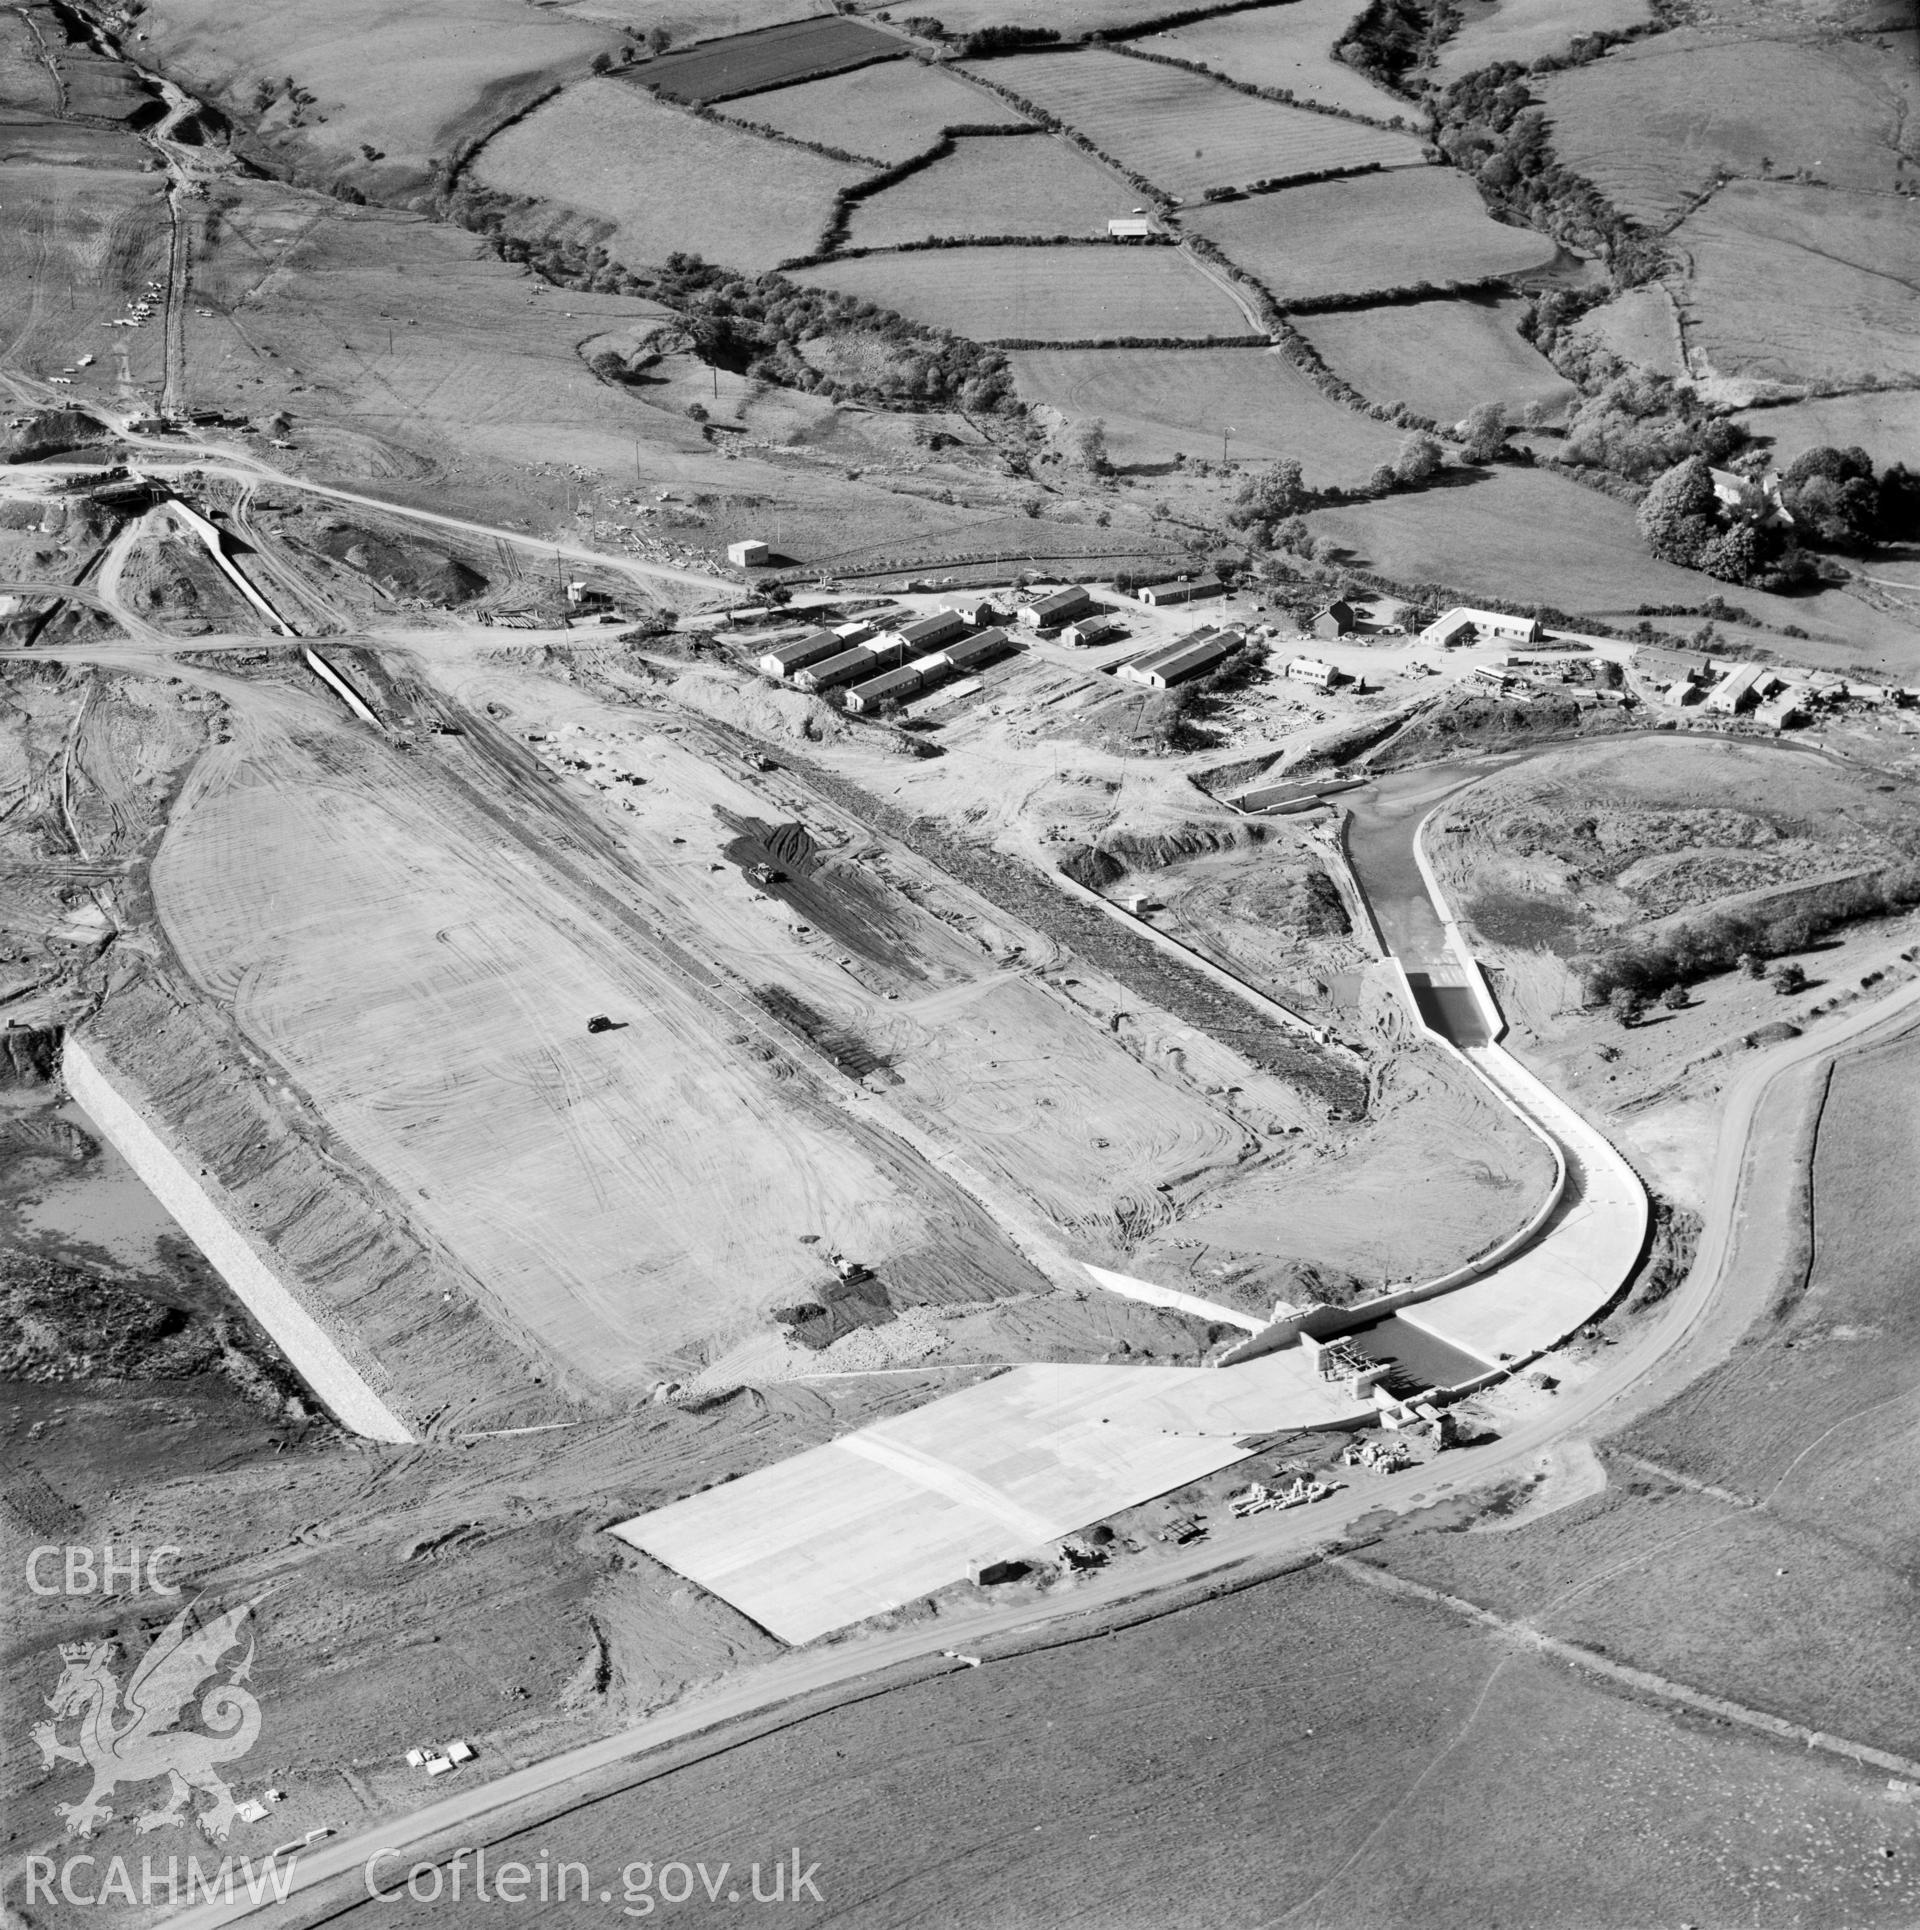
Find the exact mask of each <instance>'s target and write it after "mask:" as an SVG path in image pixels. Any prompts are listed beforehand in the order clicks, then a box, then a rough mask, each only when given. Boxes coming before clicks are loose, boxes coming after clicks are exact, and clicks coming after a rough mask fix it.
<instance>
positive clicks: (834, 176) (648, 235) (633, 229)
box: [476, 80, 861, 270]
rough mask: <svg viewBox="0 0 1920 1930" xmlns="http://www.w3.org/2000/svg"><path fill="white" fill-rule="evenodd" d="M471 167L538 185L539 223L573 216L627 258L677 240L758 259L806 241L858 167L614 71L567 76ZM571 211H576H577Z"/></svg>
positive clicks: (498, 184)
mask: <svg viewBox="0 0 1920 1930" xmlns="http://www.w3.org/2000/svg"><path fill="white" fill-rule="evenodd" d="M476 171H477V173H478V175H479V178H480V179H481V180H482V181H483V182H484V183H485V184H486V185H487V186H489V187H493V188H499V189H502V190H504V191H505V192H506V193H509V194H526V195H534V196H537V197H539V199H540V200H541V201H543V202H544V203H546V204H547V207H548V209H549V210H550V211H551V212H550V213H549V214H548V216H547V219H546V223H545V225H546V227H548V228H549V229H552V228H567V229H572V228H577V227H579V226H580V220H579V218H578V217H584V219H585V220H586V221H587V222H591V223H594V224H596V233H597V234H598V235H600V236H604V238H605V241H606V245H607V246H608V247H609V248H610V249H611V251H612V252H613V253H614V254H615V255H616V256H617V257H618V258H619V259H621V260H623V261H625V262H626V263H627V264H628V265H629V266H633V267H638V266H640V265H641V264H643V263H647V262H660V261H664V260H665V259H666V258H667V256H668V255H670V254H673V253H675V252H676V251H685V252H688V253H693V254H700V255H705V256H706V257H707V258H708V259H709V260H712V261H718V262H724V263H725V264H726V265H727V266H729V267H732V268H744V269H752V270H760V269H766V268H771V267H772V266H773V265H774V263H775V262H777V261H784V260H786V259H787V258H788V257H790V256H793V255H799V254H806V253H808V252H809V251H810V250H811V249H812V248H813V246H814V245H815V243H816V241H817V239H818V237H819V234H820V232H821V230H822V229H823V228H824V227H825V226H826V221H827V211H828V206H829V204H830V202H831V201H832V198H833V195H834V192H835V190H837V189H839V188H843V187H846V186H848V185H850V184H851V183H852V182H854V181H857V180H859V179H860V178H861V171H860V170H859V169H857V168H853V167H849V166H846V165H844V164H843V163H841V162H838V161H829V160H827V159H826V158H825V157H824V156H821V155H817V154H809V153H807V152H806V151H805V150H803V149H799V148H792V147H787V146H783V145H781V144H780V143H778V142H774V141H766V140H762V139H761V138H760V137H759V136H757V135H753V134H744V133H741V132H738V131H737V130H735V129H732V128H727V127H719V126H714V125H712V124H710V123H708V122H704V121H699V120H696V119H694V118H693V117H692V116H691V115H689V114H686V113H684V112H682V111H681V110H680V109H678V108H675V107H670V106H667V105H665V104H664V103H662V102H660V101H656V100H652V99H650V98H649V97H648V96H647V95H646V94H644V93H642V92H640V91H639V89H637V88H634V87H629V86H628V85H626V83H625V82H623V81H617V80H594V81H589V82H587V83H586V84H585V85H583V86H580V87H572V88H569V89H568V90H567V91H566V92H565V93H564V94H561V95H560V96H559V97H558V98H557V99H555V100H551V101H549V102H547V104H546V105H545V106H543V107H540V108H537V109H536V110H535V111H534V112H533V113H532V114H530V115H528V116H527V118H526V119H525V120H523V121H518V122H516V123H515V124H514V125H513V126H512V127H509V128H507V129H506V130H505V131H504V132H503V133H502V134H500V135H499V136H498V137H497V138H496V139H494V140H492V141H490V142H489V143H488V144H487V146H486V147H485V149H483V150H482V152H481V155H480V157H479V160H478V162H477V164H476ZM574 211H577V217H576V215H575V212H574Z"/></svg>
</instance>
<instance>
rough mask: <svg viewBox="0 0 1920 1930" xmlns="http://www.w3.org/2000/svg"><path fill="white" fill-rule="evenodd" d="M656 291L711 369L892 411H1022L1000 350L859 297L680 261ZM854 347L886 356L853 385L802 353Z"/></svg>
mask: <svg viewBox="0 0 1920 1930" xmlns="http://www.w3.org/2000/svg"><path fill="white" fill-rule="evenodd" d="M656 288H657V292H658V294H659V296H660V299H661V300H662V301H664V302H666V303H668V304H669V305H670V306H671V307H673V308H674V309H676V310H677V311H678V312H679V314H680V316H681V319H682V321H683V322H684V324H685V325H686V327H687V329H688V331H689V332H690V333H691V335H692V337H693V340H694V344H695V346H696V348H697V349H698V351H699V353H700V356H701V359H702V360H703V361H706V362H709V363H711V364H713V365H714V366H716V367H719V368H727V369H733V370H735V371H737V372H739V373H742V374H749V375H758V376H763V377H765V378H766V379H767V380H768V381H772V382H778V383H781V384H782V385H783V386H785V387H788V388H797V389H807V390H813V391H818V392H822V393H827V394H832V395H838V396H848V397H860V398H863V399H868V400H873V401H878V402H883V403H885V404H886V405H888V406H889V407H893V408H902V407H907V408H911V407H921V408H933V409H943V408H958V409H965V410H967V411H968V412H969V413H971V414H975V415H985V414H995V413H998V414H1006V415H1017V414H1019V413H1020V411H1021V407H1022V405H1021V403H1020V401H1019V399H1018V397H1017V396H1016V395H1015V393H1014V383H1013V371H1012V369H1011V368H1010V367H1009V366H1008V364H1007V358H1006V356H1005V355H1004V354H1002V353H1001V352H1000V351H999V350H997V349H988V348H983V347H982V346H981V345H980V344H979V343H978V342H973V341H969V340H968V339H967V338H966V337H965V336H963V335H952V334H949V333H947V332H946V331H945V330H941V329H930V328H926V327H924V326H923V325H922V324H920V323H918V322H914V321H910V320H908V318H907V317H906V316H904V315H900V314H897V313H895V312H894V311H893V310H892V309H889V308H880V307H877V306H876V305H875V304H874V303H872V302H865V301H861V300H859V299H858V298H857V297H856V296H852V295H847V294H843V293H840V292H838V291H836V290H833V289H827V288H804V287H802V286H801V285H800V284H799V283H797V282H791V281H788V280H787V279H786V277H785V276H784V275H777V274H766V275H759V276H749V275H743V274H740V273H738V272H737V271H735V270H733V269H730V268H719V267H716V266H714V264H713V263H711V262H707V261H703V260H701V259H700V257H699V256H697V255H685V254H675V255H670V256H669V257H668V258H667V262H666V266H665V267H664V268H663V269H662V270H661V271H660V273H659V275H658V277H657V280H656ZM855 337H857V338H859V339H860V340H861V342H862V343H863V345H866V346H869V347H878V348H879V349H881V350H882V351H883V352H882V353H880V354H869V355H863V356H862V357H861V372H860V375H859V378H858V380H853V379H849V378H847V377H845V376H838V375H833V374H829V373H827V372H825V371H823V370H821V369H819V368H817V367H815V366H813V364H811V363H810V362H808V361H807V359H806V358H805V357H804V356H803V355H802V354H801V352H800V351H801V348H802V346H803V344H805V343H807V342H810V341H826V342H830V341H832V340H834V339H835V338H841V339H846V338H855Z"/></svg>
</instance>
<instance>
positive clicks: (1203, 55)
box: [1139, 0, 1408, 121]
mask: <svg viewBox="0 0 1920 1930" xmlns="http://www.w3.org/2000/svg"><path fill="white" fill-rule="evenodd" d="M1356 13H1357V10H1356V7H1355V4H1354V0H1282V4H1280V5H1277V6H1271V7H1254V8H1252V9H1250V10H1248V11H1247V12H1245V13H1227V14H1221V15H1219V16H1218V17H1216V18H1215V19H1212V20H1196V21H1195V22H1193V24H1192V25H1191V26H1186V27H1175V28H1174V29H1173V30H1172V31H1171V32H1170V33H1158V34H1148V35H1143V36H1142V38H1141V40H1140V42H1139V45H1140V46H1141V47H1142V48H1144V49H1145V50H1146V51H1147V52H1148V53H1152V54H1171V55H1172V56H1173V57H1174V58H1175V59H1176V60H1197V61H1200V62H1202V63H1203V64H1204V65H1206V66H1208V67H1211V68H1212V69H1213V70H1214V71H1215V72H1216V73H1219V74H1224V75H1226V76H1227V78H1228V79H1230V80H1237V81H1243V82H1245V83H1246V84H1247V85H1248V86H1250V87H1285V88H1290V89H1291V90H1292V91H1293V92H1294V93H1295V94H1297V95H1298V96H1299V97H1300V98H1301V99H1302V100H1310V101H1318V102H1319V103H1320V104H1321V105H1322V106H1324V107H1343V108H1345V109H1346V110H1347V112H1348V113H1349V114H1365V115H1368V116H1370V117H1371V118H1372V119H1374V120H1376V121H1390V120H1392V119H1393V117H1394V116H1395V115H1396V114H1400V115H1405V114H1406V113H1407V112H1408V107H1407V103H1406V102H1405V101H1403V100H1401V99H1400V98H1399V97H1398V96H1397V95H1394V94H1389V93H1388V92H1387V91H1386V89H1385V88H1383V87H1376V86H1374V84H1373V83H1372V82H1371V81H1370V80H1368V79H1367V77H1366V76H1365V75H1364V74H1362V73H1360V72H1359V71H1358V70H1357V69H1355V68H1352V67H1349V66H1348V65H1347V64H1346V62H1345V61H1341V60H1336V59H1334V57H1333V50H1334V48H1335V46H1336V45H1337V44H1338V43H1339V42H1340V41H1341V40H1342V39H1343V38H1344V37H1345V35H1346V32H1347V29H1348V28H1349V27H1351V26H1352V25H1353V22H1354V20H1355V18H1356Z"/></svg>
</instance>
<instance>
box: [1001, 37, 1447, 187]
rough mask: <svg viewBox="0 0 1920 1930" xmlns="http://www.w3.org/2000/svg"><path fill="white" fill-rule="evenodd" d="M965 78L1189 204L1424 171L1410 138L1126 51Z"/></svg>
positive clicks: (1023, 61) (1045, 58)
mask: <svg viewBox="0 0 1920 1930" xmlns="http://www.w3.org/2000/svg"><path fill="white" fill-rule="evenodd" d="M965 71H972V72H977V73H980V74H982V75H984V76H985V77H986V78H988V79H989V80H992V81H993V82H995V83H996V84H997V85H999V86H1001V87H1006V88H1009V89H1011V90H1012V91H1013V92H1014V93H1016V94H1019V95H1022V96H1024V97H1025V98H1026V99H1028V100H1031V101H1033V102H1035V103H1036V104H1037V105H1038V106H1040V107H1041V108H1043V109H1045V110H1046V112H1048V113H1050V114H1053V115H1055V116H1057V117H1058V118H1059V119H1060V120H1061V121H1063V122H1064V123H1065V124H1066V125H1067V126H1068V127H1071V128H1073V129H1075V130H1076V131H1077V132H1079V133H1081V134H1084V135H1085V136H1086V137H1087V138H1088V139H1089V140H1090V141H1092V143H1093V144H1094V146H1095V147H1097V148H1099V149H1100V150H1101V152H1102V153H1104V154H1109V155H1111V156H1112V157H1113V158H1114V159H1115V160H1117V161H1118V162H1120V163H1121V165H1122V166H1124V167H1128V168H1131V169H1132V170H1133V172H1134V173H1136V174H1139V175H1143V176H1144V177H1145V178H1146V179H1147V180H1149V181H1151V182H1152V183H1153V184H1154V186H1155V187H1157V188H1159V189H1160V190H1162V192H1164V193H1167V194H1171V195H1176V196H1182V197H1186V198H1189V199H1191V198H1193V197H1196V196H1198V195H1199V194H1200V193H1201V191H1202V190H1203V189H1206V188H1210V187H1245V186H1246V185H1247V184H1248V183H1249V182H1252V181H1263V180H1284V179H1286V178H1287V177H1289V176H1291V175H1297V174H1317V173H1320V172H1322V171H1324V170H1328V169H1338V168H1363V167H1382V168H1405V167H1419V166H1422V165H1424V164H1423V162H1422V160H1421V157H1420V144H1419V142H1418V140H1416V139H1415V138H1414V136H1412V135H1411V134H1399V133H1394V132H1392V131H1390V130H1388V129H1386V128H1382V127H1362V126H1360V125H1358V124H1357V123H1355V122H1353V121H1348V120H1340V119H1337V118H1335V117H1334V116H1332V115H1327V114H1308V113H1303V112H1302V111H1301V110H1300V109H1298V108H1294V107H1284V106H1282V105H1281V104H1280V103H1278V102H1277V101H1263V100H1258V99H1256V98H1254V97H1253V96H1252V95H1249V94H1242V93H1239V92H1236V91H1235V90H1234V89H1232V88H1229V87H1222V86H1221V85H1220V84H1219V83H1218V82H1215V81H1210V80H1204V79H1202V78H1201V77H1200V76H1199V75H1197V74H1189V73H1185V72H1183V71H1182V70H1181V69H1179V68H1177V67H1162V66H1159V65H1157V64H1156V63H1154V62H1152V61H1147V60H1130V59H1128V58H1127V56H1126V55H1124V54H1115V53H1107V52H1101V51H1092V52H1085V53H1066V54H1026V55H1019V56H1016V57H1014V58H1012V59H1007V60H995V61H991V62H985V63H980V64H977V65H976V66H975V67H973V68H972V69H969V70H965Z"/></svg>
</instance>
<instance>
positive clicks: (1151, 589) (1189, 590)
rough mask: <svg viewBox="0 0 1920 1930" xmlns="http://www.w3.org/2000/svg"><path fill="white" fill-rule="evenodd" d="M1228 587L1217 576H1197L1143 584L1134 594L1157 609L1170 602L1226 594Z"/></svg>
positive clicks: (1190, 601)
mask: <svg viewBox="0 0 1920 1930" xmlns="http://www.w3.org/2000/svg"><path fill="white" fill-rule="evenodd" d="M1226 587H1227V586H1226V585H1225V584H1224V583H1222V582H1221V581H1220V579H1219V578H1218V577H1217V576H1196V577H1191V578H1175V579H1174V580H1172V581H1171V582H1167V583H1146V584H1142V585H1141V587H1140V588H1139V589H1137V590H1136V591H1135V592H1134V595H1135V596H1137V597H1138V598H1139V599H1140V601H1141V602H1142V603H1144V604H1146V605H1147V606H1148V608H1149V609H1155V610H1157V609H1160V608H1161V607H1163V606H1164V605H1166V604H1169V603H1198V602H1200V601H1201V600H1202V599H1203V598H1206V597H1210V596H1224V595H1225V594H1226Z"/></svg>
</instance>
